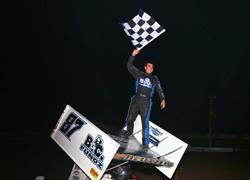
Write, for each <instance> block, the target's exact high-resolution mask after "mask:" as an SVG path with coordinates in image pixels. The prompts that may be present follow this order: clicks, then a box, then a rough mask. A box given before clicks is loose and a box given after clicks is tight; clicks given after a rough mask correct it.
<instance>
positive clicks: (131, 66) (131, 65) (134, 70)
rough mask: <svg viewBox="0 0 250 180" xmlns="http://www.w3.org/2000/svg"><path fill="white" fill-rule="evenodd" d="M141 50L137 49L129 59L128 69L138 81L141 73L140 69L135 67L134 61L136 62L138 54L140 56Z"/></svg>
mask: <svg viewBox="0 0 250 180" xmlns="http://www.w3.org/2000/svg"><path fill="white" fill-rule="evenodd" d="M139 52H140V51H139V50H138V49H135V50H134V51H133V52H132V54H131V56H130V57H129V58H128V62H127V68H128V71H129V72H130V74H131V75H132V76H133V77H134V78H135V79H137V78H138V77H139V75H140V74H141V71H140V70H139V69H137V68H136V67H135V66H134V60H135V56H136V55H137V54H139Z"/></svg>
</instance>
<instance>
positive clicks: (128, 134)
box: [120, 130, 132, 138]
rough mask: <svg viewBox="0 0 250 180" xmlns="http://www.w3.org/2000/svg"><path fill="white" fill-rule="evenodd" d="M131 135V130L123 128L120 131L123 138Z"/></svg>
mask: <svg viewBox="0 0 250 180" xmlns="http://www.w3.org/2000/svg"><path fill="white" fill-rule="evenodd" d="M130 135H132V133H130V132H129V131H126V130H121V132H120V136H121V137H122V138H128V137H129V136H130Z"/></svg>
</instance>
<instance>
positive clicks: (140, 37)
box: [121, 9, 166, 49]
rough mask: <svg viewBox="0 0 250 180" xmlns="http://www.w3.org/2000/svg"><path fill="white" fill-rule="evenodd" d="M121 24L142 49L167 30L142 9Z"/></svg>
mask: <svg viewBox="0 0 250 180" xmlns="http://www.w3.org/2000/svg"><path fill="white" fill-rule="evenodd" d="M121 25H122V27H123V30H124V31H125V32H126V34H127V35H128V36H129V38H130V39H131V41H132V43H133V45H134V46H135V47H136V48H137V49H142V48H143V47H144V46H146V45H147V44H148V43H150V42H151V41H153V40H154V39H155V38H157V37H158V36H160V35H161V34H162V33H164V32H165V31H166V30H165V29H164V28H163V27H161V26H160V24H158V23H157V22H156V21H155V20H154V19H153V18H152V17H151V16H149V15H148V14H147V13H145V12H144V11H142V10H141V9H140V10H139V13H138V15H136V16H135V17H134V18H133V19H132V20H130V21H128V22H126V23H121Z"/></svg>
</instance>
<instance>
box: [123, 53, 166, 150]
mask: <svg viewBox="0 0 250 180" xmlns="http://www.w3.org/2000/svg"><path fill="white" fill-rule="evenodd" d="M138 54H139V50H138V49H135V50H134V51H133V52H132V55H131V56H130V57H129V59H128V62H127V68H128V71H129V72H130V74H131V75H132V76H133V77H134V79H135V95H134V96H133V97H132V98H131V102H130V105H129V109H128V114H127V118H126V125H127V131H123V132H122V135H124V136H126V137H128V136H130V135H132V134H133V129H134V121H135V119H136V117H137V115H138V114H140V115H141V123H142V144H143V149H148V144H149V118H150V114H151V106H152V97H153V95H154V91H155V90H156V92H157V94H158V97H159V99H160V108H161V109H163V108H165V106H166V101H165V96H164V93H163V90H162V88H161V84H160V81H159V79H158V77H157V76H155V75H153V74H152V73H153V71H154V65H153V64H152V63H150V62H146V63H144V72H143V71H140V70H139V69H137V68H136V67H135V66H134V59H135V56H136V55H138Z"/></svg>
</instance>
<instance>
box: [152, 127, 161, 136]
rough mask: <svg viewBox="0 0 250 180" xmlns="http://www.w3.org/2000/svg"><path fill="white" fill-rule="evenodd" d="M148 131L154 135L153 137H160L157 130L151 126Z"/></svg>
mask: <svg viewBox="0 0 250 180" xmlns="http://www.w3.org/2000/svg"><path fill="white" fill-rule="evenodd" d="M150 129H151V132H152V134H153V135H155V136H161V135H162V132H160V131H159V129H157V128H154V127H152V126H151V127H150Z"/></svg>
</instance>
